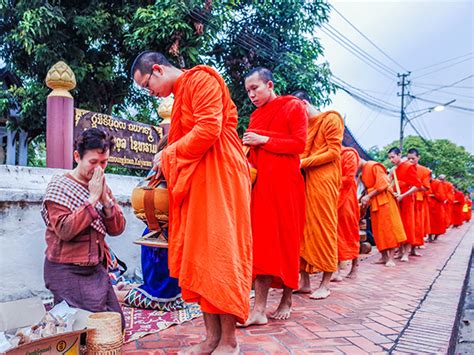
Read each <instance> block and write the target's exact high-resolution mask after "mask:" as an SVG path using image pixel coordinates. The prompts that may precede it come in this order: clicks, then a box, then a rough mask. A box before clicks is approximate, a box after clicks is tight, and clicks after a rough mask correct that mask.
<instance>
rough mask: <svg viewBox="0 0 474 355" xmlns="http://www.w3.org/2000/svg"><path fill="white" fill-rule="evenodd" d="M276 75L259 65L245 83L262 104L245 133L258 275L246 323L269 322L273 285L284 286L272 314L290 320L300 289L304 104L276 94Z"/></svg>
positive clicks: (302, 224)
mask: <svg viewBox="0 0 474 355" xmlns="http://www.w3.org/2000/svg"><path fill="white" fill-rule="evenodd" d="M273 82H274V80H273V74H272V72H271V71H270V70H268V69H266V68H261V67H259V68H255V69H253V70H251V71H250V72H249V73H248V74H247V75H246V77H245V88H246V90H247V93H248V96H249V98H250V100H251V101H252V103H253V104H254V105H255V106H256V107H257V109H256V110H255V111H254V112H253V113H252V115H251V116H250V123H249V126H248V129H247V131H246V132H245V134H244V137H243V140H242V142H243V144H244V145H246V146H249V147H250V148H251V149H250V156H249V162H250V163H251V164H252V166H254V167H255V168H256V169H257V178H256V181H255V184H254V186H253V189H252V204H251V215H252V234H253V256H254V259H253V275H254V277H255V303H254V308H253V310H252V312H251V313H250V316H249V318H248V320H247V322H245V324H243V325H242V326H249V325H260V324H266V323H267V322H268V319H267V315H266V305H267V296H268V291H269V288H270V287H276V288H283V293H282V297H281V301H280V305H279V306H278V308H277V309H276V311H274V312H273V313H272V314H271V315H270V316H271V317H272V318H274V319H288V318H289V317H290V313H291V301H292V294H293V290H294V289H297V288H298V270H299V249H300V240H301V238H302V236H303V229H304V221H305V205H304V204H305V197H304V180H303V176H302V174H301V172H300V161H299V156H298V155H299V154H300V153H302V152H303V150H304V147H305V142H306V131H307V118H306V111H305V109H304V104H303V103H302V102H301V101H300V100H299V99H297V98H295V97H294V96H277V95H276V94H275V91H274V84H273Z"/></svg>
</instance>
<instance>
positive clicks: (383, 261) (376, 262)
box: [374, 258, 387, 265]
mask: <svg viewBox="0 0 474 355" xmlns="http://www.w3.org/2000/svg"><path fill="white" fill-rule="evenodd" d="M386 262H387V260H385V258H380V259H379V260H377V261H374V264H380V265H382V264H385V263H386Z"/></svg>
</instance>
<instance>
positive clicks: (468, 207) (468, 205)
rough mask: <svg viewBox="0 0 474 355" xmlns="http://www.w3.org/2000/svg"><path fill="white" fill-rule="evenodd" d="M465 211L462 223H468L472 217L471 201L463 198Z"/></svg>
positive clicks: (468, 198)
mask: <svg viewBox="0 0 474 355" xmlns="http://www.w3.org/2000/svg"><path fill="white" fill-rule="evenodd" d="M464 209H465V211H463V212H464V221H466V222H469V221H470V220H471V217H472V200H471V198H470V197H466V198H465V207H464Z"/></svg>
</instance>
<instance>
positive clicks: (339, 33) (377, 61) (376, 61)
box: [323, 23, 397, 75]
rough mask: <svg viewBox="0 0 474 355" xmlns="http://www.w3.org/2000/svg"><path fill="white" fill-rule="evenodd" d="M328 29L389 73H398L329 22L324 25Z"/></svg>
mask: <svg viewBox="0 0 474 355" xmlns="http://www.w3.org/2000/svg"><path fill="white" fill-rule="evenodd" d="M323 27H324V28H325V29H326V30H327V31H329V32H331V33H332V34H333V35H335V36H337V37H338V38H339V39H341V40H343V41H345V43H347V44H348V45H349V46H351V47H352V48H354V49H356V50H357V51H358V52H359V53H361V54H362V55H364V56H365V57H366V58H367V59H368V60H369V61H370V62H372V63H373V64H375V65H377V66H378V67H379V68H380V69H382V70H385V71H387V73H389V74H392V75H396V73H397V72H396V70H393V69H392V68H390V67H389V66H387V65H385V64H384V63H382V62H381V61H379V60H377V59H376V58H375V57H373V56H371V55H370V54H369V53H368V52H367V51H365V50H363V49H362V48H361V47H360V46H358V45H356V44H355V43H354V42H353V41H351V40H350V39H349V38H348V37H346V36H344V35H343V34H342V33H341V32H340V31H338V30H337V29H336V28H334V27H333V26H331V25H330V24H329V23H328V24H325V25H324V26H323Z"/></svg>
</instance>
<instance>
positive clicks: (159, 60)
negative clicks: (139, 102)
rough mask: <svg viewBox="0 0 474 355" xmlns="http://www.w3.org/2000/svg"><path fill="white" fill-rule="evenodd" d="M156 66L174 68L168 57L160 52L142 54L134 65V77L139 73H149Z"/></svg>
mask: <svg viewBox="0 0 474 355" xmlns="http://www.w3.org/2000/svg"><path fill="white" fill-rule="evenodd" d="M154 64H159V65H164V66H167V67H172V66H173V65H172V64H171V63H170V62H169V61H168V59H166V57H165V56H164V55H163V54H161V53H159V52H152V51H146V52H142V53H140V54H139V55H138V56H137V57H136V58H135V60H134V61H133V64H132V77H134V76H135V73H136V72H137V71H139V72H140V73H141V74H145V73H149V72H151V70H152V67H153V65H154Z"/></svg>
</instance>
